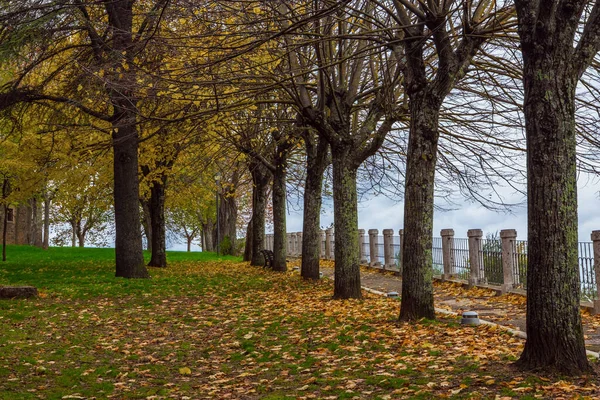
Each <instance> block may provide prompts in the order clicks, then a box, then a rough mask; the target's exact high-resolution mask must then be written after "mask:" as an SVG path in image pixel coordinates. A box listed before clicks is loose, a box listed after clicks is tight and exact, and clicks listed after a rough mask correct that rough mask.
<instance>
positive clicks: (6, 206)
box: [2, 180, 8, 261]
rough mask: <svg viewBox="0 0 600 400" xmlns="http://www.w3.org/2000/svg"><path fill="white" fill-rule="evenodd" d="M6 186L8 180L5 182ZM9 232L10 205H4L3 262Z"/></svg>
mask: <svg viewBox="0 0 600 400" xmlns="http://www.w3.org/2000/svg"><path fill="white" fill-rule="evenodd" d="M5 185H6V180H5ZM7 231H8V204H6V203H4V219H3V221H2V261H6V232H7Z"/></svg>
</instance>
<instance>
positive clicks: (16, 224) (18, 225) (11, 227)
mask: <svg viewBox="0 0 600 400" xmlns="http://www.w3.org/2000/svg"><path fill="white" fill-rule="evenodd" d="M9 209H12V221H11V220H10V219H9V220H8V222H7V226H6V243H7V244H29V245H36V246H39V245H41V243H42V219H41V207H40V205H39V203H38V202H37V201H36V200H35V199H31V200H29V201H28V202H27V203H26V204H23V205H20V206H9ZM3 226H4V209H1V211H0V232H2V227H3Z"/></svg>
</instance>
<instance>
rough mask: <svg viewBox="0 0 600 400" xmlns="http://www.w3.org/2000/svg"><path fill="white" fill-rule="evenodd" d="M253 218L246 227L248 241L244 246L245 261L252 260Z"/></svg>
mask: <svg viewBox="0 0 600 400" xmlns="http://www.w3.org/2000/svg"><path fill="white" fill-rule="evenodd" d="M252 232H253V229H252V219H251V220H250V222H248V227H247V228H246V243H245V246H244V261H252V249H253V247H252Z"/></svg>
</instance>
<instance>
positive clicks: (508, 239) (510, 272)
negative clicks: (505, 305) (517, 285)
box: [500, 229, 517, 293]
mask: <svg viewBox="0 0 600 400" xmlns="http://www.w3.org/2000/svg"><path fill="white" fill-rule="evenodd" d="M500 239H501V240H502V270H503V273H504V283H503V284H502V292H503V293H506V292H507V291H509V290H511V289H512V288H513V287H514V270H515V241H516V240H517V231H516V230H515V229H503V230H501V231H500Z"/></svg>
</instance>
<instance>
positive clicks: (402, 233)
mask: <svg viewBox="0 0 600 400" xmlns="http://www.w3.org/2000/svg"><path fill="white" fill-rule="evenodd" d="M398 236H399V237H400V252H399V256H398V260H399V262H398V272H397V275H398V276H401V275H402V266H403V265H404V259H403V258H402V257H403V255H402V252H403V251H404V229H399V230H398Z"/></svg>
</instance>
